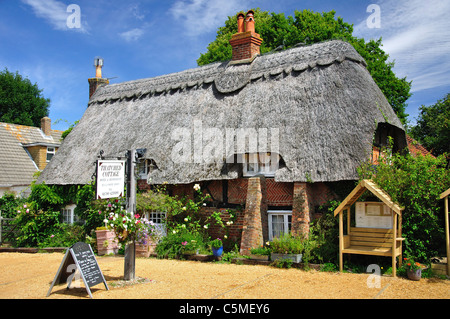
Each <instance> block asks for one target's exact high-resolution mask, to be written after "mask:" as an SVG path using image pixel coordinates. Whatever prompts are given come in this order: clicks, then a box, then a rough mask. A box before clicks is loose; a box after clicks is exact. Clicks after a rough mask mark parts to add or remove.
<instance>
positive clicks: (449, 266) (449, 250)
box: [444, 196, 450, 276]
mask: <svg viewBox="0 0 450 319" xmlns="http://www.w3.org/2000/svg"><path fill="white" fill-rule="evenodd" d="M448 197H449V196H446V197H445V198H444V205H445V246H446V248H447V276H450V247H449V246H450V244H449V243H450V238H449V227H448Z"/></svg>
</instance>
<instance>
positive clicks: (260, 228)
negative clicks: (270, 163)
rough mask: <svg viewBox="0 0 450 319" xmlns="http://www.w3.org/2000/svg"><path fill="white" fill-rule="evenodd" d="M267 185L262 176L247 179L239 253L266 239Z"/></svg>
mask: <svg viewBox="0 0 450 319" xmlns="http://www.w3.org/2000/svg"><path fill="white" fill-rule="evenodd" d="M267 237H268V225H267V187H266V179H265V178H264V177H252V178H249V179H248V189H247V200H246V203H245V213H244V220H243V225H242V238H241V250H240V252H241V254H249V253H250V249H251V248H254V247H259V246H261V245H262V244H263V243H264V240H267Z"/></svg>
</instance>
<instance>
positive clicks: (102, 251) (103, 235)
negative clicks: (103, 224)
mask: <svg viewBox="0 0 450 319" xmlns="http://www.w3.org/2000/svg"><path fill="white" fill-rule="evenodd" d="M95 233H96V235H97V251H98V255H99V256H103V255H107V254H114V255H115V254H117V253H118V251H119V242H118V240H117V238H116V234H115V233H114V231H112V230H107V229H97V230H96V231H95Z"/></svg>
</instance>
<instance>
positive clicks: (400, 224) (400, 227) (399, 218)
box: [392, 211, 403, 267]
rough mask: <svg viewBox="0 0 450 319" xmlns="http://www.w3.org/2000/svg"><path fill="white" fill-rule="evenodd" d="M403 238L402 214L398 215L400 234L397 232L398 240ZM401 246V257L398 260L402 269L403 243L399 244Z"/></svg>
mask: <svg viewBox="0 0 450 319" xmlns="http://www.w3.org/2000/svg"><path fill="white" fill-rule="evenodd" d="M392 214H395V212H394V211H392ZM401 237H402V214H401V213H400V214H399V215H398V232H397V238H401ZM399 246H400V255H399V257H398V258H399V259H398V266H399V267H401V266H402V263H403V247H402V246H403V241H400V243H399Z"/></svg>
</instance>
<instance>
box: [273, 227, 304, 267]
mask: <svg viewBox="0 0 450 319" xmlns="http://www.w3.org/2000/svg"><path fill="white" fill-rule="evenodd" d="M270 247H271V254H270V259H271V260H273V261H275V260H278V259H290V260H292V261H293V262H295V263H299V262H301V261H302V253H303V251H304V238H303V237H301V236H293V235H292V234H290V233H285V234H282V235H280V236H279V237H277V238H274V240H273V241H272V242H271V243H270Z"/></svg>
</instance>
